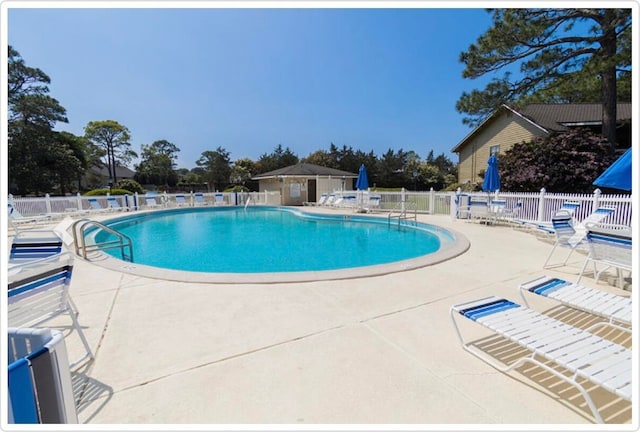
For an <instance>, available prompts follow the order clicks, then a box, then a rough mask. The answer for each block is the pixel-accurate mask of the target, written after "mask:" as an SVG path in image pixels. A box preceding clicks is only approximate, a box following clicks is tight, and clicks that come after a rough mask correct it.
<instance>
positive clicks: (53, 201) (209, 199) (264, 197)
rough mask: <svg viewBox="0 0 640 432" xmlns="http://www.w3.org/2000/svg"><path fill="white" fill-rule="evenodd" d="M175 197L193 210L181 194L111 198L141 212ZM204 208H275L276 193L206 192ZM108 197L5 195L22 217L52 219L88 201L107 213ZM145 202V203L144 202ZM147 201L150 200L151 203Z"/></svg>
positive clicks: (171, 204)
mask: <svg viewBox="0 0 640 432" xmlns="http://www.w3.org/2000/svg"><path fill="white" fill-rule="evenodd" d="M176 195H184V197H185V201H186V202H187V204H188V205H190V206H193V205H194V204H195V199H194V195H195V194H193V193H185V194H165V193H159V194H149V195H148V197H147V195H145V194H138V193H134V194H132V195H113V196H111V197H112V198H115V199H116V201H118V204H120V207H122V209H123V210H125V211H135V210H144V209H148V208H170V207H176V206H178V203H177V202H176ZM202 195H203V197H204V205H211V206H216V205H221V206H236V205H237V206H244V205H245V204H246V203H247V200H249V201H250V203H251V204H250V205H273V206H279V205H280V203H281V201H280V192H277V191H264V192H210V193H203V194H202ZM109 197H110V196H109V195H108V194H107V195H102V196H92V197H89V196H83V195H80V194H77V195H70V196H64V197H52V196H49V195H48V194H47V195H45V196H44V197H14V196H12V195H9V204H11V205H12V206H13V207H14V208H15V209H16V210H17V211H18V212H19V213H20V214H21V215H22V216H36V215H44V214H48V215H53V216H66V215H69V216H74V215H78V214H80V212H81V211H93V210H95V209H94V208H93V207H91V205H90V204H89V198H95V199H96V200H97V202H98V204H99V205H100V207H102V208H103V209H105V210H106V209H108V208H109V205H108V201H107V198H109ZM148 198H149V199H148ZM150 198H153V201H151V199H150Z"/></svg>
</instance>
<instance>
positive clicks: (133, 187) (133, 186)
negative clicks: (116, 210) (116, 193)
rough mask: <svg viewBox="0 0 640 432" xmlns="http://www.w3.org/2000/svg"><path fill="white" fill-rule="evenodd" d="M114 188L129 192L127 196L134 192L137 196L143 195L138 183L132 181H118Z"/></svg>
mask: <svg viewBox="0 0 640 432" xmlns="http://www.w3.org/2000/svg"><path fill="white" fill-rule="evenodd" d="M114 188H117V189H124V190H127V191H131V192H129V194H132V193H135V192H138V193H139V194H141V193H144V189H143V188H142V185H140V183H138V182H137V181H135V180H132V179H122V180H119V181H118V183H116V184H115V186H114Z"/></svg>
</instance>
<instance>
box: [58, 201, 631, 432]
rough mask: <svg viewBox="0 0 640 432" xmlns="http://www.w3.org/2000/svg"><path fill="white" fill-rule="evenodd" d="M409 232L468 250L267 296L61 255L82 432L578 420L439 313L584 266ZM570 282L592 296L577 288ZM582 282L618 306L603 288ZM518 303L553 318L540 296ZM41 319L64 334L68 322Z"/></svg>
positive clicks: (456, 225) (616, 411)
mask: <svg viewBox="0 0 640 432" xmlns="http://www.w3.org/2000/svg"><path fill="white" fill-rule="evenodd" d="M304 210H308V211H328V212H332V213H335V212H336V210H331V209H312V208H308V209H307V208H305V209H304ZM418 220H419V221H421V222H425V223H430V224H435V225H439V226H442V227H444V228H450V229H453V230H455V231H458V232H460V233H462V234H463V235H464V236H466V237H467V238H468V240H469V241H470V243H471V247H470V248H469V250H468V251H467V252H465V253H463V254H462V255H460V256H458V257H456V258H453V259H451V260H449V261H445V262H442V263H439V264H436V265H434V266H428V267H423V268H418V269H413V270H408V271H404V272H400V273H393V274H386V275H381V276H374V277H362V278H357V279H345V280H323V281H316V282H297V283H269V284H259V283H245V284H206V283H198V282H189V281H181V282H178V281H164V280H160V279H154V278H150V277H143V276H139V275H134V274H129V273H123V272H119V271H116V270H113V269H109V268H105V267H103V266H100V265H97V264H95V263H91V262H87V261H84V260H83V259H81V258H76V261H75V266H74V275H73V279H72V284H71V294H72V296H73V299H74V302H75V304H76V305H77V307H78V309H79V311H80V315H79V317H78V319H79V322H80V324H81V325H82V327H83V330H84V332H85V335H86V336H87V338H88V340H89V343H90V345H91V347H92V349H93V352H94V354H95V358H94V359H93V360H92V361H90V362H87V363H85V364H83V365H81V366H79V367H78V368H76V369H75V370H74V371H73V373H72V378H73V381H74V392H75V394H76V397H77V399H78V415H79V421H80V423H83V424H85V426H86V428H87V429H91V426H92V425H95V426H96V427H99V426H98V425H104V424H127V425H132V426H131V427H134V425H136V424H156V425H160V424H182V425H194V424H195V425H201V427H202V428H203V429H214V428H224V427H225V425H238V424H239V425H243V426H241V427H244V428H247V429H259V428H260V425H267V427H272V428H273V425H282V426H283V427H287V428H294V429H301V428H320V429H326V428H328V427H329V426H330V425H347V427H354V425H363V426H362V428H363V429H367V428H372V426H373V425H375V427H376V428H387V427H388V428H390V429H398V428H402V427H403V426H405V427H407V428H414V429H420V428H423V429H429V428H437V425H441V424H447V425H449V426H448V427H450V428H453V426H451V425H458V426H456V427H459V428H461V429H466V428H473V427H474V426H475V425H483V424H491V425H496V427H497V428H501V426H498V425H503V426H502V427H504V426H505V425H512V424H521V425H549V424H559V425H565V426H569V425H582V426H581V427H584V425H585V424H590V423H592V422H593V421H592V416H591V413H590V411H589V409H588V407H587V406H586V404H585V403H584V400H583V399H582V398H581V397H580V396H579V394H578V392H577V391H575V390H574V389H573V388H570V387H568V386H566V385H565V384H558V381H557V380H554V379H550V378H549V376H545V374H543V373H540V371H539V370H535V369H536V368H521V369H518V371H516V372H513V373H510V374H504V373H501V372H499V371H497V370H495V369H493V368H492V367H490V366H489V365H487V364H486V363H484V362H482V361H480V360H479V359H477V358H476V357H473V356H471V355H470V354H468V353H466V352H465V351H464V350H463V349H462V348H461V346H460V343H459V341H458V339H457V336H456V334H455V331H454V328H453V326H452V324H451V320H450V317H449V307H450V306H451V305H452V304H455V303H459V302H463V301H467V300H473V299H477V298H481V297H485V296H488V295H500V296H505V297H507V298H510V299H513V300H515V301H517V302H519V303H520V302H521V299H520V297H519V294H518V292H517V287H518V285H519V284H520V283H522V282H525V281H528V280H531V279H533V278H536V277H538V276H541V275H544V274H549V275H553V276H558V277H561V278H564V279H567V280H570V281H575V280H576V279H577V276H578V273H579V270H580V267H581V265H582V263H583V260H584V256H581V255H577V256H575V257H574V259H573V260H572V261H570V265H568V266H565V267H559V268H557V269H554V270H544V269H543V268H542V264H543V263H544V261H545V259H546V257H547V255H548V254H549V252H550V250H551V247H552V246H551V244H550V243H548V242H544V241H541V240H539V239H537V238H536V237H535V236H534V235H532V234H530V233H527V232H522V231H519V230H514V229H513V228H510V227H507V226H500V225H496V226H492V225H489V226H486V225H484V224H477V223H472V222H465V221H455V220H452V219H451V218H450V217H448V216H432V215H419V216H418ZM337 247H339V245H337ZM562 252H564V251H561V252H558V253H562ZM583 283H584V284H585V285H591V286H595V284H594V280H593V278H592V277H585V278H583ZM597 286H598V287H599V288H602V289H606V290H612V291H615V292H617V293H621V294H623V295H630V292H629V291H624V290H619V289H617V288H615V287H612V286H610V285H609V284H608V283H607V281H602V280H601V281H600V282H599V283H598V284H597ZM632 292H635V293H637V288H636V287H634V290H633V291H632ZM530 304H531V306H532V307H533V308H534V309H537V310H540V311H545V312H547V313H551V314H562V313H564V312H566V311H564V310H561V309H562V308H559V307H558V306H557V303H554V302H550V301H546V300H545V299H537V298H536V299H531V300H530ZM578 315H580V314H578ZM587 318H588V319H591V318H590V317H587ZM571 319H575V320H582V321H584V319H585V316H584V314H582V315H580V316H576V317H575V318H571ZM54 323H55V324H60V325H62V326H66V325H67V324H68V317H61V318H60V319H59V320H57V321H55V322H54ZM64 328H65V329H68V327H64ZM462 329H463V331H465V334H466V335H467V338H468V339H471V340H474V339H478V340H482V341H490V337H491V334H490V333H488V332H486V331H484V330H482V329H480V328H479V326H474V325H473V324H472V323H470V324H469V325H467V323H463V324H462ZM634 336H635V335H634ZM614 337H616V338H620V335H614ZM621 343H626V344H630V340H629V338H627V339H626V340H624V341H623V342H621ZM66 344H67V349H68V351H69V355H70V358H75V357H74V356H75V355H76V354H79V353H80V352H81V345H80V342H79V339H78V338H77V335H75V334H70V335H68V337H67V338H66ZM595 393H596V397H595V401H596V404H597V405H598V407H604V409H603V410H602V414H603V417H604V418H605V420H606V421H607V422H608V423H616V424H622V426H621V428H622V429H625V430H630V428H631V427H632V426H633V425H632V424H631V423H633V422H632V411H636V412H635V414H637V410H635V409H632V407H631V405H630V404H628V403H625V402H621V401H619V400H617V399H616V398H615V397H612V396H611V395H609V394H608V393H607V392H597V391H596V392H595ZM367 425H369V427H367ZM379 425H382V426H379ZM391 425H395V426H393V427H392V426H391ZM635 426H637V417H635ZM235 427H238V426H235ZM168 428H171V427H168ZM338 428H340V427H339V426H338ZM493 429H495V428H493ZM527 429H535V426H533V427H532V426H529V427H528V428H527Z"/></svg>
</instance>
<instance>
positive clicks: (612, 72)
mask: <svg viewBox="0 0 640 432" xmlns="http://www.w3.org/2000/svg"><path fill="white" fill-rule="evenodd" d="M606 15H608V16H607V18H610V19H608V20H606V23H605V24H604V25H603V26H602V30H603V36H602V39H601V47H602V51H603V56H602V57H603V61H604V67H603V69H602V75H601V79H602V136H603V137H605V138H606V139H607V141H609V144H610V151H611V152H613V151H615V149H616V145H617V143H616V120H617V82H616V80H617V77H616V64H615V60H614V59H615V55H616V49H617V44H616V29H615V24H614V21H615V11H613V10H609V11H607V12H606Z"/></svg>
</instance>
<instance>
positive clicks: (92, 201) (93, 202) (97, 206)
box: [87, 198, 109, 212]
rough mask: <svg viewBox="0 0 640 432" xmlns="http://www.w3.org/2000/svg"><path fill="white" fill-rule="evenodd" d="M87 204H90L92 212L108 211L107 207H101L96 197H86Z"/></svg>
mask: <svg viewBox="0 0 640 432" xmlns="http://www.w3.org/2000/svg"><path fill="white" fill-rule="evenodd" d="M87 201H88V202H89V205H90V206H91V210H90V211H92V212H106V211H109V209H108V208H105V207H102V206H101V205H100V202H99V201H98V199H97V198H87Z"/></svg>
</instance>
